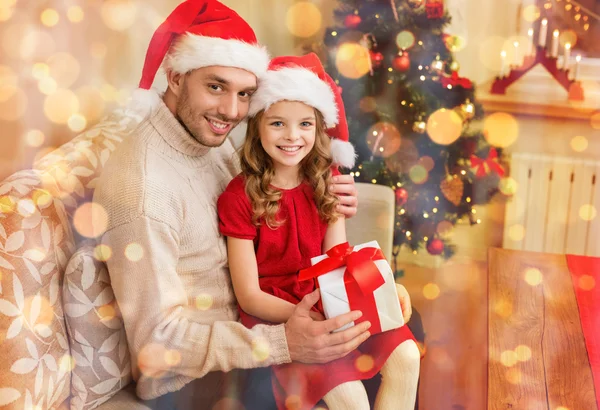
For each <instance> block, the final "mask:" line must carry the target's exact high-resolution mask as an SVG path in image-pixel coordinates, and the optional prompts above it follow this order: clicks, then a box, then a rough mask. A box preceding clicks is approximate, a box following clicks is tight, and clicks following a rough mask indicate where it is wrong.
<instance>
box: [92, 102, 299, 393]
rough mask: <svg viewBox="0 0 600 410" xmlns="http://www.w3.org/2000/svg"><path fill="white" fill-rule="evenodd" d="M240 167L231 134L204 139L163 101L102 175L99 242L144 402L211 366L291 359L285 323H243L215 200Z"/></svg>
mask: <svg viewBox="0 0 600 410" xmlns="http://www.w3.org/2000/svg"><path fill="white" fill-rule="evenodd" d="M238 172H239V166H238V164H237V159H236V155H235V153H234V149H233V146H232V145H231V143H230V141H226V142H225V143H224V144H223V145H222V146H221V147H219V148H211V149H208V148H206V147H203V146H201V145H200V144H198V143H197V142H196V141H195V140H194V139H193V137H192V136H191V135H190V134H188V133H187V131H186V130H185V129H184V128H183V127H182V126H181V125H180V124H179V122H178V121H177V120H176V118H175V117H174V116H173V115H172V114H171V112H170V111H169V109H168V108H167V107H166V106H165V105H164V104H162V105H161V107H160V108H159V109H158V110H157V111H156V112H155V113H154V114H153V115H152V116H151V117H150V118H149V119H147V120H145V121H144V122H142V123H141V124H140V126H139V128H138V130H137V131H135V132H134V133H133V135H132V136H131V137H129V138H127V139H126V140H125V141H124V142H123V143H122V144H121V145H120V146H119V147H118V148H117V151H116V152H115V153H114V154H113V155H112V156H111V157H110V159H109V161H108V163H107V164H106V167H105V170H104V172H103V173H102V176H101V177H100V180H99V181H98V184H97V187H96V191H95V194H94V201H95V202H97V203H98V204H100V205H102V206H103V207H104V209H105V210H106V212H107V214H108V227H107V230H106V233H105V234H104V235H103V238H102V241H103V243H104V244H106V245H108V246H110V248H111V250H112V256H111V257H110V259H109V260H108V261H107V265H108V270H109V274H110V279H111V284H112V287H113V290H114V293H115V297H116V299H117V302H118V304H119V306H120V309H121V312H122V315H123V321H124V323H125V330H126V334H127V340H128V343H129V349H130V352H131V356H132V357H131V358H132V366H133V375H134V378H135V379H136V380H137V382H138V384H137V394H138V395H139V396H140V397H141V398H143V399H151V398H155V397H158V396H161V395H163V394H165V393H167V392H171V391H176V390H179V389H181V388H182V387H183V386H184V385H185V384H187V383H189V382H190V381H192V380H193V379H196V378H201V377H203V376H204V375H206V374H207V373H208V372H212V371H225V372H226V371H229V370H231V369H234V368H254V367H260V366H270V365H273V364H280V363H287V362H290V356H289V351H288V349H287V341H286V339H285V331H284V327H283V325H278V326H266V325H260V326H256V327H254V328H253V329H247V328H245V327H244V326H243V325H241V324H240V323H237V320H238V313H237V308H236V304H235V298H234V294H233V290H232V287H231V280H230V277H229V271H228V269H227V253H226V244H225V241H224V239H223V238H222V237H221V236H220V234H219V229H218V218H217V211H216V204H217V198H218V197H219V195H220V194H221V193H222V192H223V190H224V189H225V187H226V186H227V184H228V183H229V181H230V180H231V179H232V178H233V176H235V175H236V174H237V173H238ZM132 244H133V245H132Z"/></svg>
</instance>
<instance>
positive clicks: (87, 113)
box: [75, 86, 106, 123]
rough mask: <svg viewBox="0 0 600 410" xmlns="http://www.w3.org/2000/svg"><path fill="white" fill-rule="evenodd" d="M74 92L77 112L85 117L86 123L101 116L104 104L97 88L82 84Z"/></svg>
mask: <svg viewBox="0 0 600 410" xmlns="http://www.w3.org/2000/svg"><path fill="white" fill-rule="evenodd" d="M75 94H76V95H77V100H78V101H79V113H80V114H81V115H83V116H84V117H85V118H86V119H87V122H88V123H90V122H95V121H97V120H99V119H100V118H102V115H103V114H104V110H105V106H106V104H105V101H104V98H102V93H101V92H100V90H99V89H97V88H95V87H91V86H83V87H81V88H79V89H78V90H77V91H76V92H75Z"/></svg>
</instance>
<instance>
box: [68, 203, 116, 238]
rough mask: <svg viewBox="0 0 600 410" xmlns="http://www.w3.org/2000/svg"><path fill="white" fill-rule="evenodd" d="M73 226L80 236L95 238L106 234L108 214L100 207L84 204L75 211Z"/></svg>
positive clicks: (95, 204) (98, 205) (93, 204)
mask: <svg viewBox="0 0 600 410" xmlns="http://www.w3.org/2000/svg"><path fill="white" fill-rule="evenodd" d="M73 225H74V226H75V229H76V230H77V232H79V234H80V235H82V236H85V237H87V238H96V237H98V236H100V235H102V234H103V233H104V232H106V227H107V225H108V214H107V213H106V210H105V209H104V207H103V206H102V205H100V204H97V203H95V202H86V203H84V204H82V205H81V206H80V207H79V208H77V209H76V210H75V214H74V215H73Z"/></svg>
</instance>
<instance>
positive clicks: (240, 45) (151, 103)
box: [132, 0, 270, 114]
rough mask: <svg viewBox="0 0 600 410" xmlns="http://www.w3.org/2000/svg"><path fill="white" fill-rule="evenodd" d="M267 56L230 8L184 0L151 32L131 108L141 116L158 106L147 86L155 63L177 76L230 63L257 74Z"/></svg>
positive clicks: (263, 69) (263, 68) (266, 62)
mask: <svg viewBox="0 0 600 410" xmlns="http://www.w3.org/2000/svg"><path fill="white" fill-rule="evenodd" d="M269 59H270V58H269V54H268V53H267V50H266V48H265V47H262V46H260V45H259V44H258V41H257V40H256V35H255V34H254V31H253V30H252V28H251V27H250V26H249V25H248V23H246V22H245V21H244V19H242V18H241V17H240V16H239V15H238V14H237V13H236V12H235V11H233V10H231V9H230V8H228V7H226V6H224V5H223V4H221V3H219V2H218V1H216V0H186V1H184V2H183V3H181V4H180V5H179V6H177V8H176V9H175V10H173V12H172V13H171V14H170V15H169V17H167V19H166V20H165V21H164V22H163V23H162V24H161V25H160V26H159V27H158V29H156V31H155V32H154V35H153V36H152V39H151V40H150V45H149V46H148V51H147V53H146V60H145V62H144V68H143V70H142V79H141V80H140V85H139V89H138V90H136V91H135V92H134V95H133V101H132V107H133V108H134V109H135V110H136V111H139V112H140V113H141V114H147V113H148V112H149V111H150V110H151V109H152V108H154V107H156V106H157V105H158V101H159V96H158V94H157V93H156V92H153V91H151V90H150V88H151V87H152V83H153V82H154V77H155V76H156V73H157V72H158V69H159V68H160V66H161V65H163V67H164V68H165V70H172V71H174V72H176V73H180V74H185V73H188V72H190V71H192V70H195V69H197V68H202V67H210V66H223V67H235V68H241V69H243V70H246V71H249V72H251V73H253V74H255V75H256V76H257V77H261V76H262V75H264V74H265V72H266V71H267V68H268V66H269Z"/></svg>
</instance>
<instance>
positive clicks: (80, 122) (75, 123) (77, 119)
mask: <svg viewBox="0 0 600 410" xmlns="http://www.w3.org/2000/svg"><path fill="white" fill-rule="evenodd" d="M67 125H68V126H69V128H70V129H71V130H72V131H75V132H79V131H83V130H84V129H85V127H86V126H87V120H86V119H85V117H84V116H83V115H81V114H73V115H71V116H70V117H69V120H68V121H67Z"/></svg>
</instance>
